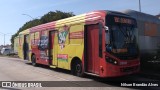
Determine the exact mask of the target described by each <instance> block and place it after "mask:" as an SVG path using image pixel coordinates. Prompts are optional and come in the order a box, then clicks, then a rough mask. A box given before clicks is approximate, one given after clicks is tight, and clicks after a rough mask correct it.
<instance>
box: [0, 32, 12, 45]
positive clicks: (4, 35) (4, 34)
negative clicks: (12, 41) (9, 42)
mask: <svg viewBox="0 0 160 90" xmlns="http://www.w3.org/2000/svg"><path fill="white" fill-rule="evenodd" d="M0 34H3V37H4V38H3V40H4V46H5V43H6V42H5V40H6V35H9V34H11V33H7V34H6V33H2V32H0Z"/></svg>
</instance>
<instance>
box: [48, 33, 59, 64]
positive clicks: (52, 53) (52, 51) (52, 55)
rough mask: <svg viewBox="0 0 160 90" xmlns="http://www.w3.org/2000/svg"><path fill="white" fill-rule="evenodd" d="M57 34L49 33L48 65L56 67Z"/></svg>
mask: <svg viewBox="0 0 160 90" xmlns="http://www.w3.org/2000/svg"><path fill="white" fill-rule="evenodd" d="M57 35H58V32H57V31H55V30H54V31H50V32H49V60H50V61H49V64H50V65H53V66H57V64H58V61H57V52H58V36H57Z"/></svg>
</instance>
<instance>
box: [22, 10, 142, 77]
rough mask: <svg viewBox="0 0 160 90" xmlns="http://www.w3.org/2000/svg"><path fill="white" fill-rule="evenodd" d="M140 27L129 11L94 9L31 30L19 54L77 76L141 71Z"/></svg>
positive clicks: (115, 74) (24, 36) (113, 75)
mask: <svg viewBox="0 0 160 90" xmlns="http://www.w3.org/2000/svg"><path fill="white" fill-rule="evenodd" d="M136 30H137V24H136V20H135V19H133V18H132V17H130V16H128V15H126V14H122V13H119V12H114V11H103V10H102V11H93V12H89V13H86V14H82V15H78V16H74V17H70V18H66V19H62V20H58V21H53V22H50V23H46V24H42V25H38V26H35V27H32V28H30V29H28V30H27V31H26V33H27V34H23V35H21V36H20V37H19V39H20V40H21V38H22V39H23V40H22V41H23V42H22V41H21V42H19V43H20V44H21V45H23V46H22V47H21V48H23V50H21V51H20V52H19V53H22V54H21V55H23V56H21V57H23V58H24V59H29V61H30V62H31V63H32V65H36V64H43V65H48V66H50V67H52V68H62V69H66V70H71V72H72V73H73V74H74V75H77V76H82V75H83V74H90V75H95V76H99V77H116V76H123V75H128V74H133V73H137V72H139V70H140V60H139V50H138V47H137V39H136V35H135V34H136V33H135V32H136ZM21 34H22V33H21ZM22 36H23V37H22Z"/></svg>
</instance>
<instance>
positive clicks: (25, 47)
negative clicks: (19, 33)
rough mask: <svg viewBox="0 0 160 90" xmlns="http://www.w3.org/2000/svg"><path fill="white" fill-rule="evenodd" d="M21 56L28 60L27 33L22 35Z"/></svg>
mask: <svg viewBox="0 0 160 90" xmlns="http://www.w3.org/2000/svg"><path fill="white" fill-rule="evenodd" d="M23 58H24V60H29V35H28V34H27V35H24V43H23Z"/></svg>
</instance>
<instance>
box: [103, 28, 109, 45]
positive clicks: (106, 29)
mask: <svg viewBox="0 0 160 90" xmlns="http://www.w3.org/2000/svg"><path fill="white" fill-rule="evenodd" d="M104 29H105V32H106V34H105V39H106V40H105V41H106V45H109V44H110V32H109V27H108V26H104Z"/></svg>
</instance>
